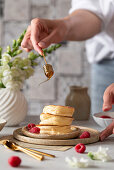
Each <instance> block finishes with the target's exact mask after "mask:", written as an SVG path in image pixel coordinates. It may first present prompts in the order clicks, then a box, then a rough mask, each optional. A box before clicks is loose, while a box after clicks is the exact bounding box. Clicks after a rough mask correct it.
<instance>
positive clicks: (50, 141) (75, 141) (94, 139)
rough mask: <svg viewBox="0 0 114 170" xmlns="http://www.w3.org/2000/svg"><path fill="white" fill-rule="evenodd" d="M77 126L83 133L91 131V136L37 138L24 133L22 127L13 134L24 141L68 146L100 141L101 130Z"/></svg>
mask: <svg viewBox="0 0 114 170" xmlns="http://www.w3.org/2000/svg"><path fill="white" fill-rule="evenodd" d="M76 128H79V129H81V133H82V132H83V131H88V132H90V134H91V137H90V138H85V139H79V138H74V139H65V140H59V139H58V140H56V139H55V140H54V139H37V138H31V137H28V136H25V135H23V133H22V128H19V129H16V130H15V131H14V132H13V136H14V138H15V139H17V140H19V141H22V142H26V143H32V144H37V145H48V146H68V145H69V146H72V145H76V144H78V143H84V144H90V143H94V142H97V141H99V132H98V131H97V130H95V129H92V128H86V127H81V126H76Z"/></svg>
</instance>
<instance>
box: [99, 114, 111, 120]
mask: <svg viewBox="0 0 114 170" xmlns="http://www.w3.org/2000/svg"><path fill="white" fill-rule="evenodd" d="M100 118H104V119H107V118H108V119H111V117H110V116H106V115H103V116H100Z"/></svg>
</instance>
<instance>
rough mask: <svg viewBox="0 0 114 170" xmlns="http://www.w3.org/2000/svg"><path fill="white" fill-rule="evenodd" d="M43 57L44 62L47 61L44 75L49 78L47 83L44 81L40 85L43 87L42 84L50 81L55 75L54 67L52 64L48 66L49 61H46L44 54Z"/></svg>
mask: <svg viewBox="0 0 114 170" xmlns="http://www.w3.org/2000/svg"><path fill="white" fill-rule="evenodd" d="M43 57H44V61H45V63H46V64H45V65H44V66H43V70H44V73H45V75H46V77H47V78H48V79H47V80H45V81H43V82H41V83H40V84H39V85H41V84H42V83H44V82H46V81H48V80H50V78H51V77H52V76H53V74H54V70H53V67H52V65H51V64H47V61H46V58H45V56H44V54H43Z"/></svg>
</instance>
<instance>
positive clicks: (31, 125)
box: [27, 123, 36, 130]
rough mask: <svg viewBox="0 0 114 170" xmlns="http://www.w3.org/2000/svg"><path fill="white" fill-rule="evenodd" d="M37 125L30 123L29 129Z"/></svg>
mask: <svg viewBox="0 0 114 170" xmlns="http://www.w3.org/2000/svg"><path fill="white" fill-rule="evenodd" d="M35 126H36V125H35V124H34V123H29V124H28V125H27V129H28V130H30V129H31V128H33V127H35Z"/></svg>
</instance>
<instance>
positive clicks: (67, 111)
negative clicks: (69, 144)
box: [37, 105, 74, 135]
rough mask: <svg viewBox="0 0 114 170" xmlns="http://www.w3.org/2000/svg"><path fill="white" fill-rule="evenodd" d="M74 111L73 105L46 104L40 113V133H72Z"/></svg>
mask: <svg viewBox="0 0 114 170" xmlns="http://www.w3.org/2000/svg"><path fill="white" fill-rule="evenodd" d="M73 113H74V108H73V107H69V106H56V105H49V106H45V107H44V109H43V113H41V115H40V120H41V122H40V125H37V126H38V127H39V128H40V133H41V134H49V135H55V134H66V133H70V132H71V131H72V130H71V124H72V121H73V118H72V115H73Z"/></svg>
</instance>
